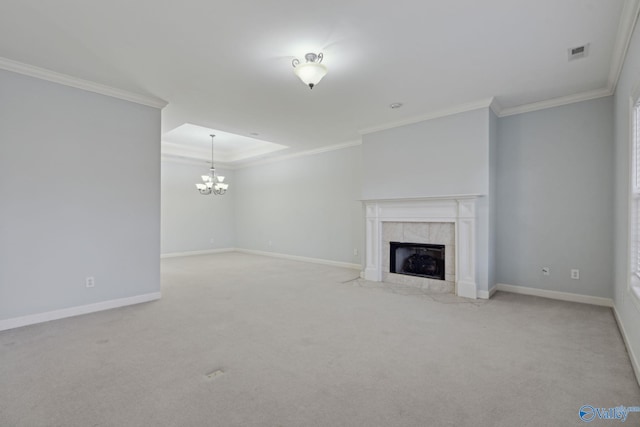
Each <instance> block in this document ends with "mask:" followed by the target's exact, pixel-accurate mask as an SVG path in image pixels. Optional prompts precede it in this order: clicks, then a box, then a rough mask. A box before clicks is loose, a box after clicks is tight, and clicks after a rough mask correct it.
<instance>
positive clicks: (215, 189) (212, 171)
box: [196, 135, 229, 196]
mask: <svg viewBox="0 0 640 427" xmlns="http://www.w3.org/2000/svg"><path fill="white" fill-rule="evenodd" d="M209 136H210V137H211V168H209V175H202V181H204V182H203V183H198V184H196V188H197V189H198V191H199V192H200V194H204V195H208V194H215V195H216V196H221V195H223V194H224V193H226V192H227V188H229V184H225V183H224V176H220V175H217V174H216V168H215V166H213V138H214V137H215V135H209Z"/></svg>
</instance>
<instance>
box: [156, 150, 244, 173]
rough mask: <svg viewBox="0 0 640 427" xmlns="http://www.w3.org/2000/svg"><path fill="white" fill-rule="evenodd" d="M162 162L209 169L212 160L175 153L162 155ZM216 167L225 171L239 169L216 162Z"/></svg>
mask: <svg viewBox="0 0 640 427" xmlns="http://www.w3.org/2000/svg"><path fill="white" fill-rule="evenodd" d="M160 161H162V162H170V163H177V164H181V165H189V166H198V167H202V166H205V167H207V168H208V167H210V166H211V160H204V159H198V158H195V157H187V156H184V155H179V154H173V153H162V154H161V155H160ZM215 165H216V169H224V170H236V169H238V167H237V166H236V165H232V164H229V163H224V162H218V161H216V163H215Z"/></svg>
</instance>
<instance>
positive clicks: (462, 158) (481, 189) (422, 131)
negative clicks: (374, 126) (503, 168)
mask: <svg viewBox="0 0 640 427" xmlns="http://www.w3.org/2000/svg"><path fill="white" fill-rule="evenodd" d="M487 114H488V109H487V108H483V109H479V110H474V111H468V112H465V113H460V114H455V115H452V116H447V117H442V118H437V119H433V120H427V121H423V122H419V123H414V124H411V125H406V126H401V127H397V128H393V129H388V130H384V131H380V132H375V133H371V134H368V135H364V137H363V139H362V145H363V149H362V152H363V180H362V183H363V185H362V198H363V199H386V198H401V197H425V196H438V195H453V194H488V192H489V121H488V118H487Z"/></svg>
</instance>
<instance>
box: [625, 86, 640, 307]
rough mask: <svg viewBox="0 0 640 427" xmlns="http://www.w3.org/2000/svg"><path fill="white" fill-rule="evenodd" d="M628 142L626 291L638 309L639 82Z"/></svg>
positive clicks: (632, 102) (633, 97) (632, 101)
mask: <svg viewBox="0 0 640 427" xmlns="http://www.w3.org/2000/svg"><path fill="white" fill-rule="evenodd" d="M629 142H630V143H629V159H630V169H629V171H630V174H629V176H630V179H629V251H628V254H629V267H630V273H631V274H630V275H629V281H628V283H629V284H628V291H629V293H630V294H631V299H632V300H633V302H634V303H635V305H636V307H637V308H638V309H639V310H640V82H639V83H638V85H637V86H636V88H635V90H634V91H633V92H632V94H631V97H630V99H629Z"/></svg>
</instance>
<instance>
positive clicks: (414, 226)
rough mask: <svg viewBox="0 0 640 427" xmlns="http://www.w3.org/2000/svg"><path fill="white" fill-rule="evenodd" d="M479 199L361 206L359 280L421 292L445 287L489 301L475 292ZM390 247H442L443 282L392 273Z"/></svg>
mask: <svg viewBox="0 0 640 427" xmlns="http://www.w3.org/2000/svg"><path fill="white" fill-rule="evenodd" d="M479 197H481V196H479V195H453V196H437V197H424V198H416V199H409V198H407V199H378V200H364V201H363V202H364V205H365V215H366V261H365V269H364V271H363V273H362V274H363V276H364V278H365V279H367V280H372V281H376V282H380V281H386V282H391V283H399V284H402V285H410V286H420V287H422V288H423V289H424V288H425V287H428V289H440V288H444V287H445V285H446V287H449V288H450V289H451V290H452V292H455V294H456V295H458V296H462V297H467V298H477V297H479V296H480V297H481V298H489V292H488V291H478V289H477V280H478V277H477V274H478V272H477V271H476V262H477V260H476V258H478V256H479V255H482V253H480V254H479V253H478V251H477V249H478V244H477V236H476V233H477V231H476V201H477V200H478V199H479ZM482 226H483V227H484V226H485V223H482ZM483 229H484V228H483ZM427 230H428V231H427ZM485 230H486V229H485ZM391 242H415V243H431V244H440V245H445V247H446V252H445V257H446V258H447V259H446V263H445V264H446V265H445V267H446V270H445V280H438V279H432V278H427V277H420V276H413V275H405V274H395V273H391V271H390V268H389V266H390V261H391V260H390V250H389V246H390V243H391ZM481 262H482V263H484V262H486V259H485V258H482V259H481ZM481 292H482V293H481Z"/></svg>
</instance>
